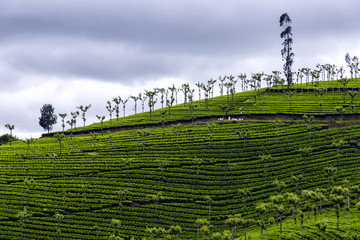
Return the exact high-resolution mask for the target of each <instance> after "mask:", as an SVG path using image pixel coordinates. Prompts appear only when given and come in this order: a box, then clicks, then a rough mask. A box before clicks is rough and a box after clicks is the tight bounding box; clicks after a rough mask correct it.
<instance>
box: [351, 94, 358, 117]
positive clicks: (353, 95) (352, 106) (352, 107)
mask: <svg viewBox="0 0 360 240" xmlns="http://www.w3.org/2000/svg"><path fill="white" fill-rule="evenodd" d="M357 94H358V92H357V91H349V95H350V98H351V112H352V113H354V98H355V97H356V95H357Z"/></svg>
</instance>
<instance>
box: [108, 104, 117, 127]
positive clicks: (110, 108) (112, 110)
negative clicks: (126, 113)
mask: <svg viewBox="0 0 360 240" xmlns="http://www.w3.org/2000/svg"><path fill="white" fill-rule="evenodd" d="M115 109H116V107H115V106H114V107H112V106H111V102H110V101H107V106H106V110H108V112H109V118H110V125H111V119H112V113H113V112H114V111H115Z"/></svg>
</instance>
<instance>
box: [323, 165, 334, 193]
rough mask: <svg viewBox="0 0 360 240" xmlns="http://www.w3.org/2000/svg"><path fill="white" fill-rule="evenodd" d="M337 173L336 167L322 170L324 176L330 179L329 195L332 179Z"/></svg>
mask: <svg viewBox="0 0 360 240" xmlns="http://www.w3.org/2000/svg"><path fill="white" fill-rule="evenodd" d="M336 171H337V168H336V167H333V166H329V167H325V168H324V172H325V175H326V176H328V177H329V179H330V188H331V193H330V194H332V193H333V184H334V180H333V177H334V174H335V173H336Z"/></svg>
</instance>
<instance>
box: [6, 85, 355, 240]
mask: <svg viewBox="0 0 360 240" xmlns="http://www.w3.org/2000/svg"><path fill="white" fill-rule="evenodd" d="M322 84H328V85H327V87H329V86H331V84H332V83H330V82H320V87H321V85H322ZM338 84H339V83H338V82H334V83H333V85H334V90H333V89H332V88H329V89H328V91H327V92H325V93H324V95H323V96H322V101H323V104H322V112H321V113H320V96H319V94H318V93H317V94H316V92H314V91H313V90H314V89H315V87H314V86H310V84H309V85H308V87H307V88H306V89H305V90H303V91H301V88H299V86H298V85H294V86H293V90H295V89H297V92H296V93H295V94H294V95H293V96H292V102H291V112H290V101H289V96H288V95H286V94H284V93H283V92H281V91H280V88H279V87H275V88H272V89H271V90H269V89H265V88H264V89H261V90H260V92H261V100H260V97H259V96H257V98H256V104H255V99H254V90H252V91H246V92H240V93H236V94H235V95H234V100H233V103H234V105H235V107H234V109H233V110H232V109H231V110H230V111H228V112H227V114H224V118H225V119H228V118H229V117H230V118H231V119H233V118H236V120H230V121H229V120H226V121H221V120H220V121H219V120H218V119H219V118H222V117H223V112H222V110H221V109H220V107H219V105H220V104H221V105H227V104H228V102H231V101H232V96H231V95H230V96H222V97H214V98H210V99H209V100H208V108H206V103H205V100H200V101H195V102H194V103H193V118H194V124H191V120H192V115H191V110H190V109H189V105H186V106H187V107H186V109H184V105H183V104H180V103H179V104H178V105H176V106H173V107H172V108H171V112H170V114H169V113H168V112H167V113H165V115H164V116H165V120H163V118H162V114H161V111H162V110H161V109H159V110H155V111H153V113H152V116H151V120H150V113H149V112H144V113H138V114H136V115H131V116H127V117H124V118H121V117H120V118H119V119H118V120H117V119H116V118H115V119H113V120H112V123H111V125H110V122H109V121H107V122H104V125H103V129H101V124H100V123H96V124H92V125H89V126H85V127H78V128H77V129H76V130H74V131H73V132H74V134H73V135H72V136H71V135H70V134H69V133H70V130H67V131H66V132H65V133H66V136H65V138H64V139H63V140H62V141H61V150H60V144H59V141H58V140H57V139H56V138H53V137H50V136H51V135H52V134H44V136H48V137H44V138H40V139H34V140H32V141H28V142H13V143H12V145H11V146H10V145H9V144H6V145H2V146H1V147H0V149H1V150H0V166H1V168H0V169H2V171H1V175H0V184H1V189H2V190H1V196H2V198H1V205H0V212H1V218H0V221H1V223H0V239H20V236H21V231H23V236H24V239H56V238H57V237H58V233H59V232H57V229H58V227H59V226H60V229H61V239H109V236H110V235H111V234H112V233H113V232H114V230H113V228H111V227H110V226H109V225H110V224H111V220H112V219H118V220H121V226H120V227H119V236H121V237H123V238H125V239H130V237H134V238H135V239H141V237H148V236H149V233H147V232H146V231H145V229H146V228H147V227H148V228H151V227H163V228H166V229H168V228H169V227H170V226H172V225H179V226H181V227H182V233H181V234H180V235H179V239H196V236H197V229H196V226H195V221H196V219H199V218H209V201H206V196H209V197H210V198H211V200H212V201H210V202H211V205H210V207H211V208H210V210H211V212H210V214H211V225H213V227H212V232H223V231H224V230H230V229H231V227H230V226H228V225H226V224H225V223H224V221H225V220H226V219H227V218H228V216H229V215H231V214H238V213H241V214H242V216H244V214H243V213H244V208H243V207H244V204H243V200H244V199H243V197H241V195H239V193H238V190H239V189H248V190H250V191H251V195H250V196H249V197H248V198H247V217H248V218H253V219H259V218H260V215H259V213H258V212H256V211H255V206H257V204H258V203H260V202H267V203H270V200H269V198H270V197H271V196H273V195H274V194H276V190H275V189H274V187H273V183H274V181H275V180H276V179H277V180H279V181H280V182H284V183H285V184H286V187H285V188H284V189H283V190H282V193H285V192H295V191H296V186H295V183H294V182H293V181H292V180H291V175H292V174H293V175H294V176H298V175H303V179H302V180H301V181H300V182H299V186H298V188H299V189H300V190H304V189H308V190H315V189H316V188H321V189H325V196H326V197H327V198H328V199H329V201H324V202H323V208H324V210H323V212H322V214H321V216H319V215H317V220H319V219H320V220H326V221H327V222H328V227H327V230H326V236H327V237H328V238H329V239H342V238H341V236H342V235H343V234H344V233H345V232H347V231H349V230H350V229H353V230H359V228H358V226H359V223H360V221H359V218H358V216H357V214H356V212H357V210H356V208H355V204H356V203H357V201H356V193H355V190H353V189H355V188H351V209H350V210H351V215H350V224H348V223H347V211H346V209H345V208H344V207H343V206H341V211H340V231H338V230H336V215H335V212H334V209H335V208H334V206H333V201H332V200H330V194H329V193H330V180H329V178H328V177H327V176H326V174H325V172H324V168H325V167H329V166H333V167H337V171H336V173H335V174H334V179H335V180H334V185H337V186H339V185H341V186H342V187H344V188H345V187H346V183H344V180H345V179H347V180H348V181H349V182H350V185H351V186H355V185H359V184H360V175H359V170H360V166H359V155H358V153H359V149H358V148H359V138H360V125H359V123H360V122H359V120H358V114H359V113H360V108H359V106H360V98H359V97H355V98H354V102H353V103H354V105H353V106H354V108H353V111H352V110H351V98H350V97H349V94H347V93H346V95H345V97H346V98H345V107H346V108H345V113H344V118H345V122H344V126H343V127H341V126H340V122H341V121H340V114H339V113H338V112H337V111H336V110H335V107H336V106H339V105H343V97H344V92H343V90H344V89H342V88H341V86H340V91H339V85H338ZM359 87H360V80H359V79H355V80H352V81H351V82H350V83H349V85H348V86H347V88H348V89H349V90H353V88H355V89H354V90H357V89H358V88H359ZM195 105H196V107H194V106H195ZM260 106H261V109H260ZM242 107H243V109H240V108H242ZM226 110H228V109H226ZM304 114H311V115H314V116H315V120H314V122H313V123H312V124H311V125H310V126H311V131H310V133H309V128H308V127H309V125H308V124H307V123H306V122H305V121H303V115H304ZM240 119H241V120H240ZM274 119H281V120H282V123H279V125H278V128H277V127H276V124H275V123H274V122H272V121H271V120H274ZM208 120H215V122H216V126H215V127H214V129H213V130H212V132H211V131H210V130H209V128H208V126H207V125H206V122H207V121H208ZM162 122H164V127H162ZM179 122H182V123H183V125H181V126H180V125H176V124H178V123H179ZM172 124H173V125H172ZM145 128H146V130H144V129H145ZM109 129H110V130H113V131H112V132H107V130H109ZM138 129H140V133H141V134H143V133H145V131H148V136H145V137H144V138H143V137H142V136H140V134H139V131H138ZM117 130H122V131H117ZM90 131H92V132H93V133H92V134H86V133H88V132H90ZM248 131H249V135H247V136H246V137H245V139H244V138H243V137H242V134H244V133H247V132H248ZM75 133H82V134H75ZM145 135H146V134H145ZM309 135H310V139H309ZM211 136H212V137H211ZM339 139H343V140H344V144H343V146H341V147H339V148H336V147H335V146H334V144H333V143H334V142H336V141H337V140H339ZM307 147H311V152H310V153H309V155H308V156H307V157H306V170H305V161H304V160H305V159H304V157H303V156H302V155H301V153H300V151H299V149H304V148H307ZM52 153H56V154H57V156H56V157H54V158H52V157H50V156H48V154H52ZM94 153H95V154H94ZM261 155H271V157H270V158H269V159H268V160H267V161H265V160H264V159H262V158H261V157H260V156H261ZM199 159H201V161H199V162H198V161H197V160H199ZM339 163H340V167H339ZM25 179H34V180H35V182H31V183H28V184H26V183H25V182H24V180H25ZM124 190H126V191H127V193H126V195H124V196H123V203H122V204H120V198H119V193H120V192H117V191H124ZM158 193H161V195H160V199H159V201H158V204H156V201H154V198H155V196H154V195H156V194H158ZM300 195H301V194H300ZM284 196H285V194H284ZM313 203H314V201H313V200H312V201H311V204H313ZM283 205H284V207H285V209H286V211H285V212H284V216H283V218H284V219H285V220H284V223H283V226H282V228H283V231H284V232H285V233H290V232H293V233H294V235H295V239H300V236H301V229H300V222H299V221H298V222H297V224H296V225H294V224H293V220H292V219H291V214H290V212H289V211H288V208H289V207H290V204H289V202H288V201H287V200H285V198H284V201H283ZM25 206H27V211H29V212H31V213H32V215H31V216H30V217H28V218H26V219H25V220H24V222H25V225H24V228H23V230H21V229H20V223H19V222H18V218H17V217H16V215H17V213H19V212H20V211H22V210H23V209H24V207H25ZM317 207H318V206H317ZM299 209H301V210H303V211H304V212H306V200H305V199H304V198H301V201H300V204H299ZM316 209H318V208H316ZM57 213H60V214H63V216H64V218H63V219H62V220H61V221H60V224H59V222H58V220H57V219H56V218H55V215H56V214H57ZM306 215H307V214H306ZM270 216H272V217H275V218H276V212H275V210H274V208H273V207H270V206H268V211H267V212H266V214H265V218H266V219H267V218H268V217H270ZM306 218H307V216H306ZM94 226H98V228H94ZM97 229H99V231H97ZM97 234H98V236H97ZM304 234H305V235H306V238H305V239H320V235H321V233H320V231H319V230H318V229H317V227H316V226H315V224H314V214H313V213H311V216H310V219H309V220H308V221H306V222H305V223H304ZM237 235H238V238H237V239H244V237H243V230H242V227H241V226H240V225H239V226H238V227H237ZM201 236H202V235H201ZM267 237H268V239H279V227H278V226H276V224H274V225H272V226H271V227H270V228H269V229H268V230H267ZM263 238H264V236H261V235H260V228H259V227H258V226H256V224H251V225H250V226H249V228H248V229H247V239H263Z"/></svg>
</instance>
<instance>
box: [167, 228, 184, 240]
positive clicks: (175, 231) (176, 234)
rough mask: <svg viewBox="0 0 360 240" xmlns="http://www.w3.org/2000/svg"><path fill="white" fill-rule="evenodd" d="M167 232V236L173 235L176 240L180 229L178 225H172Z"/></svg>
mask: <svg viewBox="0 0 360 240" xmlns="http://www.w3.org/2000/svg"><path fill="white" fill-rule="evenodd" d="M167 232H168V234H174V235H175V239H176V240H177V239H178V237H179V235H180V233H181V232H182V228H181V226H179V225H176V226H174V225H173V226H171V227H170V228H169V230H168V231H167Z"/></svg>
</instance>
